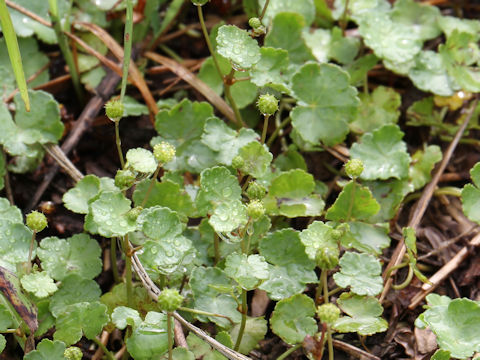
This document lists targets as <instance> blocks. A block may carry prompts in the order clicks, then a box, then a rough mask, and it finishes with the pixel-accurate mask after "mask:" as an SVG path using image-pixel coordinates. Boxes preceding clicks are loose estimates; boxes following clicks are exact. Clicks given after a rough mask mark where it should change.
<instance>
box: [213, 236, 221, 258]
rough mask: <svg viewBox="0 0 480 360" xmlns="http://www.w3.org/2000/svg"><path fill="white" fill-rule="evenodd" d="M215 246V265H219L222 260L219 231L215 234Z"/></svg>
mask: <svg viewBox="0 0 480 360" xmlns="http://www.w3.org/2000/svg"><path fill="white" fill-rule="evenodd" d="M213 248H214V250H215V265H217V264H218V262H219V261H220V238H219V237H218V234H217V233H215V234H214V235H213Z"/></svg>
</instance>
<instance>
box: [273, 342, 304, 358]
mask: <svg viewBox="0 0 480 360" xmlns="http://www.w3.org/2000/svg"><path fill="white" fill-rule="evenodd" d="M301 347H302V344H297V345H295V346H292V347H291V348H290V349H287V351H285V352H284V353H283V354H282V355H280V356H279V357H278V358H277V360H284V359H286V358H287V356H288V355H290V354H291V353H293V352H294V351H295V350H297V349H300V348H301Z"/></svg>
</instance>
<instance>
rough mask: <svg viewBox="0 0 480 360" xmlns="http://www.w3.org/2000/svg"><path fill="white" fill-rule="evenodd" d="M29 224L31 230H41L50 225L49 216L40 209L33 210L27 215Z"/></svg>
mask: <svg viewBox="0 0 480 360" xmlns="http://www.w3.org/2000/svg"><path fill="white" fill-rule="evenodd" d="M26 223H27V226H28V227H29V228H30V230H32V231H35V232H40V231H42V230H43V229H45V228H46V227H47V225H48V222H47V217H46V216H45V215H43V214H42V213H41V212H39V211H32V212H31V213H30V214H28V215H27V221H26Z"/></svg>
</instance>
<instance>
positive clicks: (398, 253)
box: [380, 100, 478, 302]
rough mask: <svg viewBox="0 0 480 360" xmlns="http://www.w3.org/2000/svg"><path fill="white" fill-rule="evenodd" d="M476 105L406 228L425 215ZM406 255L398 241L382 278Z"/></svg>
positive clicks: (389, 282) (386, 288) (384, 293)
mask: <svg viewBox="0 0 480 360" xmlns="http://www.w3.org/2000/svg"><path fill="white" fill-rule="evenodd" d="M477 104H478V100H474V101H473V102H472V103H471V105H470V108H469V109H468V111H467V115H466V117H465V120H464V121H463V123H462V125H461V126H460V128H459V129H458V131H457V133H456V134H455V137H454V138H453V140H452V142H451V143H450V145H449V146H448V148H447V150H446V151H445V154H444V155H443V159H442V162H441V163H440V166H439V167H438V168H437V171H436V172H435V175H434V176H433V178H432V180H431V181H430V182H429V183H428V185H427V186H426V187H425V189H424V190H423V193H422V196H421V197H420V199H419V200H418V202H417V206H416V208H415V210H414V212H413V215H412V218H411V219H410V220H409V222H408V225H407V226H408V227H411V228H413V229H415V230H416V229H417V226H418V225H419V224H420V221H421V219H422V217H423V215H424V214H425V211H426V210H427V206H428V204H429V202H430V199H431V198H432V196H433V193H434V191H435V188H436V187H437V184H438V181H439V180H440V176H441V175H442V173H443V172H444V171H445V168H446V167H447V164H448V162H449V161H450V158H451V157H452V155H453V152H454V151H455V148H456V147H457V145H458V142H459V141H460V139H461V138H462V135H463V133H464V131H465V129H466V128H467V125H468V123H469V122H470V119H471V118H472V115H473V111H474V110H475V108H476V106H477ZM405 253H406V247H405V242H404V241H403V237H402V241H400V242H399V243H398V245H397V247H396V248H395V252H394V253H393V255H392V258H391V260H390V262H389V263H388V266H387V268H386V269H385V272H384V273H383V276H384V278H385V276H386V274H387V273H388V272H389V269H390V268H392V267H394V266H397V265H399V264H400V263H401V262H402V260H403V257H404V255H405ZM394 273H395V271H394V272H392V273H391V276H389V277H388V279H386V282H385V286H384V288H383V291H382V295H381V296H380V301H381V302H382V301H383V300H384V299H385V297H386V296H387V294H388V291H389V290H390V287H391V286H392V283H393V275H394Z"/></svg>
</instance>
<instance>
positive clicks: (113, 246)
mask: <svg viewBox="0 0 480 360" xmlns="http://www.w3.org/2000/svg"><path fill="white" fill-rule="evenodd" d="M110 262H111V266H112V273H113V280H114V281H115V284H118V283H119V282H120V275H118V266H117V239H114V238H112V239H110Z"/></svg>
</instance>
